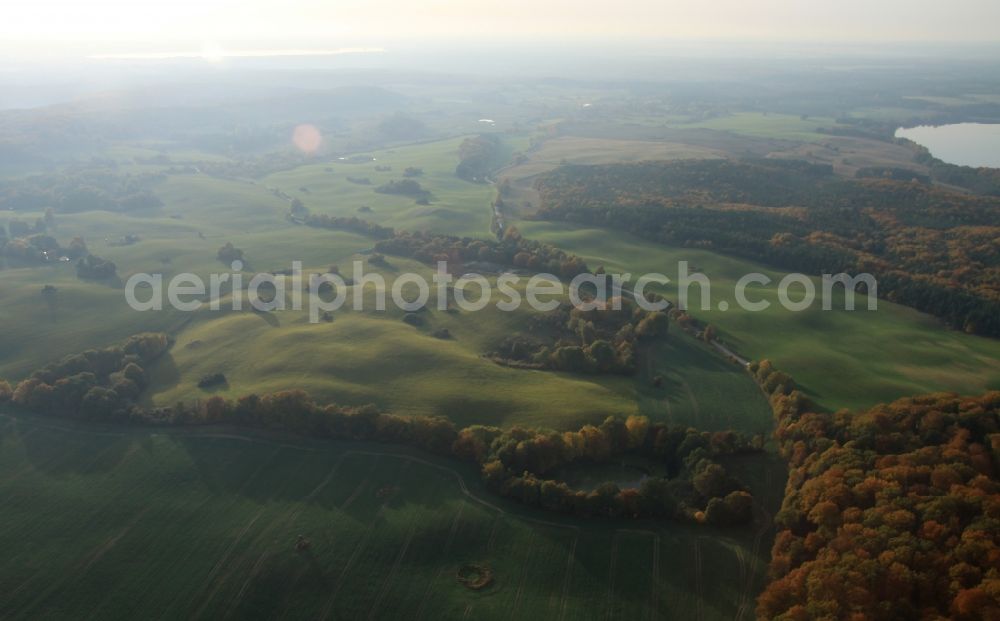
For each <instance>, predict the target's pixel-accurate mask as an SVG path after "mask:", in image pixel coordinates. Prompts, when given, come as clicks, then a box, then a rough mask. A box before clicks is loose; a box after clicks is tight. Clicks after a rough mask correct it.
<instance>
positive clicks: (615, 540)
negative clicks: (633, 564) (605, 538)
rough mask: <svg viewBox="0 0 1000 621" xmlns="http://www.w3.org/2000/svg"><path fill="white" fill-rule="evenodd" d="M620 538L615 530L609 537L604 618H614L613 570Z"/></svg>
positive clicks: (616, 561)
mask: <svg viewBox="0 0 1000 621" xmlns="http://www.w3.org/2000/svg"><path fill="white" fill-rule="evenodd" d="M619 543H620V539H619V537H618V533H617V532H616V533H615V534H614V535H613V536H612V537H611V554H610V559H609V561H608V593H607V596H606V597H605V600H606V601H605V604H604V606H605V615H604V616H605V618H607V619H609V621H610V620H611V619H614V618H615V572H616V570H617V567H618V544H619Z"/></svg>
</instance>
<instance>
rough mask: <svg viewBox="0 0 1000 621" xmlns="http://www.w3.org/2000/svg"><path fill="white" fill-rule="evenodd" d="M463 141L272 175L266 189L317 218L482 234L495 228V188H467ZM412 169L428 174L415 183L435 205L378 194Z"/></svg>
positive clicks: (403, 149) (458, 233)
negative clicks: (458, 172) (363, 181)
mask: <svg viewBox="0 0 1000 621" xmlns="http://www.w3.org/2000/svg"><path fill="white" fill-rule="evenodd" d="M461 142H462V138H455V139H451V140H444V141H439V142H432V143H425V144H419V145H412V146H405V147H397V148H394V149H387V150H384V151H376V152H373V153H372V154H371V155H372V156H373V157H374V158H375V161H373V162H366V163H360V164H356V163H349V162H338V163H333V164H329V163H324V164H316V165H311V166H301V167H299V168H296V169H294V170H290V171H284V172H280V173H275V174H272V175H269V176H267V177H265V178H264V179H263V180H261V184H262V185H264V186H267V187H271V188H279V189H281V190H282V191H284V192H287V193H288V194H289V195H291V196H296V197H298V198H300V199H302V202H304V203H305V204H306V206H307V207H309V208H310V209H312V210H313V211H314V212H316V213H326V214H331V215H337V216H358V217H361V218H364V219H365V220H370V221H372V222H376V223H378V224H382V225H386V226H393V227H396V228H399V229H409V230H432V231H436V232H440V233H451V234H457V235H482V234H483V233H484V232H487V231H489V228H490V202H491V201H492V199H493V188H492V187H491V186H489V185H486V184H474V183H468V182H466V181H463V180H461V179H459V178H458V177H456V176H455V166H456V165H457V164H458V146H459V144H460V143H461ZM376 166H390V167H391V168H392V170H391V171H377V170H375V167H376ZM408 166H414V167H417V168H422V169H423V171H424V174H423V175H422V176H420V177H416V180H417V181H418V182H419V183H420V185H422V186H423V187H424V188H426V189H428V190H430V192H431V193H432V194H433V197H432V198H431V204H430V205H417V204H416V202H415V201H414V200H413V199H412V198H408V197H406V196H394V195H388V194H378V193H376V192H375V191H374V188H376V187H378V186H380V185H382V184H383V183H386V182H387V181H390V180H392V179H397V180H398V179H403V170H404V169H406V167H408ZM327 169H329V170H327ZM348 177H354V178H368V179H369V180H371V183H372V184H371V185H370V186H369V185H359V184H357V183H352V182H350V181H348V180H347V178H348ZM300 188H306V190H308V191H306V192H304V191H302V190H301V189H300ZM362 206H368V207H370V208H371V209H372V210H373V211H372V212H369V213H359V212H358V208H359V207H362Z"/></svg>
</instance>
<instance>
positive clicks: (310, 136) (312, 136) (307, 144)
mask: <svg viewBox="0 0 1000 621" xmlns="http://www.w3.org/2000/svg"><path fill="white" fill-rule="evenodd" d="M292 144H294V145H295V148H297V149H298V150H299V151H302V152H303V153H308V154H309V155H312V154H314V153H316V151H318V150H319V147H320V145H321V144H323V135H322V134H320V133H319V129H317V128H316V126H315V125H309V124H302V125H299V126H297V127H296V128H295V131H294V132H293V133H292Z"/></svg>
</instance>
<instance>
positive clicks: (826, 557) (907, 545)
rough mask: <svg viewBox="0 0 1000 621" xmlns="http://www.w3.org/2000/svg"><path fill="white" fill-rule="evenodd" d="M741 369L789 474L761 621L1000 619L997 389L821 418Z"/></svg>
mask: <svg viewBox="0 0 1000 621" xmlns="http://www.w3.org/2000/svg"><path fill="white" fill-rule="evenodd" d="M750 370H751V373H752V374H753V376H754V378H755V379H756V380H757V382H758V383H759V384H760V386H761V388H762V389H763V390H764V392H765V393H767V394H768V395H769V397H770V401H771V404H772V407H773V410H774V414H775V419H776V423H777V427H776V430H775V438H776V439H777V442H778V446H779V450H780V452H781V455H782V456H783V457H784V459H785V460H787V462H788V466H789V476H788V483H787V485H786V489H785V498H784V501H783V503H782V508H781V511H780V512H779V513H778V515H777V516H776V523H777V527H778V534H777V536H776V538H775V542H774V547H773V550H772V553H771V567H770V573H771V582H770V584H768V586H767V587H766V588H765V589H764V591H763V593H762V594H761V595H760V597H759V599H758V602H757V614H758V617H759V618H762V619H776V620H793V619H796V620H797V619H816V618H824V619H852V620H853V619H874V620H881V619H885V620H890V619H892V620H895V619H942V618H950V619H958V620H974V619H975V620H979V619H996V618H1000V481H998V474H1000V471H998V464H1000V392H989V393H986V394H984V395H981V396H978V397H960V396H958V395H955V394H951V393H938V394H931V395H924V396H919V397H909V398H905V399H900V400H898V401H895V402H893V403H890V404H885V405H878V406H875V407H873V408H871V409H869V410H866V411H863V412H857V413H850V412H846V411H840V412H836V413H827V412H819V411H816V410H815V408H813V407H812V405H811V404H810V403H809V402H808V400H807V399H806V398H805V397H804V396H803V395H802V393H801V392H800V391H799V390H798V389H797V388H796V387H795V384H794V382H793V381H792V379H791V378H790V377H789V376H788V375H787V374H785V373H782V372H781V371H779V370H777V369H775V368H774V366H773V365H771V364H770V363H769V362H767V361H763V362H761V363H759V364H758V363H754V364H753V365H751V368H750Z"/></svg>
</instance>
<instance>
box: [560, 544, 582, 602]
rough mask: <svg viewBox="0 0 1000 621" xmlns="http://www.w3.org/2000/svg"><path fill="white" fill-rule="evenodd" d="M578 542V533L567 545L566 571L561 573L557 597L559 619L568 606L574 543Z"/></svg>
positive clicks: (573, 562) (574, 557)
mask: <svg viewBox="0 0 1000 621" xmlns="http://www.w3.org/2000/svg"><path fill="white" fill-rule="evenodd" d="M578 543H580V533H577V534H576V536H575V537H573V543H571V544H570V545H569V556H567V558H566V573H565V575H563V583H562V594H561V596H560V598H559V621H563V620H564V619H565V618H566V608H567V607H568V606H569V589H570V584H571V583H572V581H573V566H574V565H575V564H576V545H577V544H578Z"/></svg>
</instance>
